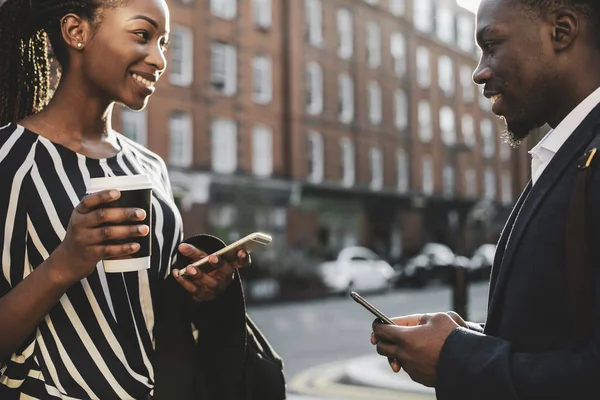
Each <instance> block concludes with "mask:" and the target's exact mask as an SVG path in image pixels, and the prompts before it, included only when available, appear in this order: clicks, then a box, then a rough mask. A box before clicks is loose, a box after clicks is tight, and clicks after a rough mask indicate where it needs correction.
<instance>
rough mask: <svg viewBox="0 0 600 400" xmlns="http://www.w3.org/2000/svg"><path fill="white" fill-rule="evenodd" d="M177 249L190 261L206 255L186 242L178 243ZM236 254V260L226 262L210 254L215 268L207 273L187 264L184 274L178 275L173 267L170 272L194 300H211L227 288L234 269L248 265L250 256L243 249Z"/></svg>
mask: <svg viewBox="0 0 600 400" xmlns="http://www.w3.org/2000/svg"><path fill="white" fill-rule="evenodd" d="M179 251H180V252H181V254H183V255H184V256H185V257H187V258H188V259H189V260H190V261H191V262H192V263H194V262H196V261H198V260H201V259H202V258H204V257H206V256H207V255H208V254H206V253H205V252H204V251H202V250H199V249H197V248H196V247H194V246H192V245H190V244H187V243H182V244H180V245H179ZM237 256H238V258H237V260H235V261H233V262H227V261H225V260H224V259H223V258H219V257H217V256H216V255H214V254H213V255H211V256H210V258H209V259H208V262H209V263H210V264H212V266H213V267H214V268H215V269H214V270H213V271H211V272H209V273H204V272H202V271H200V270H199V269H198V268H196V267H194V266H193V265H188V266H187V267H185V275H183V276H180V275H179V270H178V269H174V270H173V271H172V274H173V276H174V277H175V279H176V280H177V282H179V284H180V285H181V286H183V288H184V289H185V290H187V291H188V292H189V293H190V294H191V295H192V298H193V299H194V300H195V301H197V302H203V301H211V300H214V299H215V298H217V296H219V295H220V294H221V293H223V292H224V291H225V289H227V287H228V286H229V284H230V283H231V282H232V281H233V276H234V271H235V269H237V268H245V267H247V266H248V265H250V256H249V255H248V253H246V251H245V250H239V251H238V253H237Z"/></svg>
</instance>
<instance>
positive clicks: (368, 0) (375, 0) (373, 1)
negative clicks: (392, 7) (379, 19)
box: [365, 0, 379, 6]
mask: <svg viewBox="0 0 600 400" xmlns="http://www.w3.org/2000/svg"><path fill="white" fill-rule="evenodd" d="M365 3H367V4H370V5H372V6H373V5H375V4H378V3H379V0H365Z"/></svg>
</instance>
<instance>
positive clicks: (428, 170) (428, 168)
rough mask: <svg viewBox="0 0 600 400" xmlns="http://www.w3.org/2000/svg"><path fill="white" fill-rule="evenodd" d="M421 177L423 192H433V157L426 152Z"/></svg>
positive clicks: (427, 193)
mask: <svg viewBox="0 0 600 400" xmlns="http://www.w3.org/2000/svg"><path fill="white" fill-rule="evenodd" d="M421 160H422V161H421V163H422V164H421V168H422V170H421V178H422V180H423V181H422V188H421V189H422V190H423V194H426V195H432V194H433V158H432V157H431V156H430V155H429V154H424V155H423V157H422V159H421Z"/></svg>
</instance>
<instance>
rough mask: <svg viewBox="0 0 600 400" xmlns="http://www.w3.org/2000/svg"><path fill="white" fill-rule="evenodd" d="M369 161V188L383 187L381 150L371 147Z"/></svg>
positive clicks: (377, 188)
mask: <svg viewBox="0 0 600 400" xmlns="http://www.w3.org/2000/svg"><path fill="white" fill-rule="evenodd" d="M369 161H370V163H369V164H370V165H371V185H370V186H371V189H373V190H379V189H381V188H382V187H383V156H382V154H381V150H380V149H378V148H375V147H371V150H370V151H369Z"/></svg>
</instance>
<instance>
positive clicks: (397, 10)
mask: <svg viewBox="0 0 600 400" xmlns="http://www.w3.org/2000/svg"><path fill="white" fill-rule="evenodd" d="M389 7H390V12H391V13H392V15H395V16H396V17H400V16H402V15H404V14H405V13H406V0H389Z"/></svg>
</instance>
